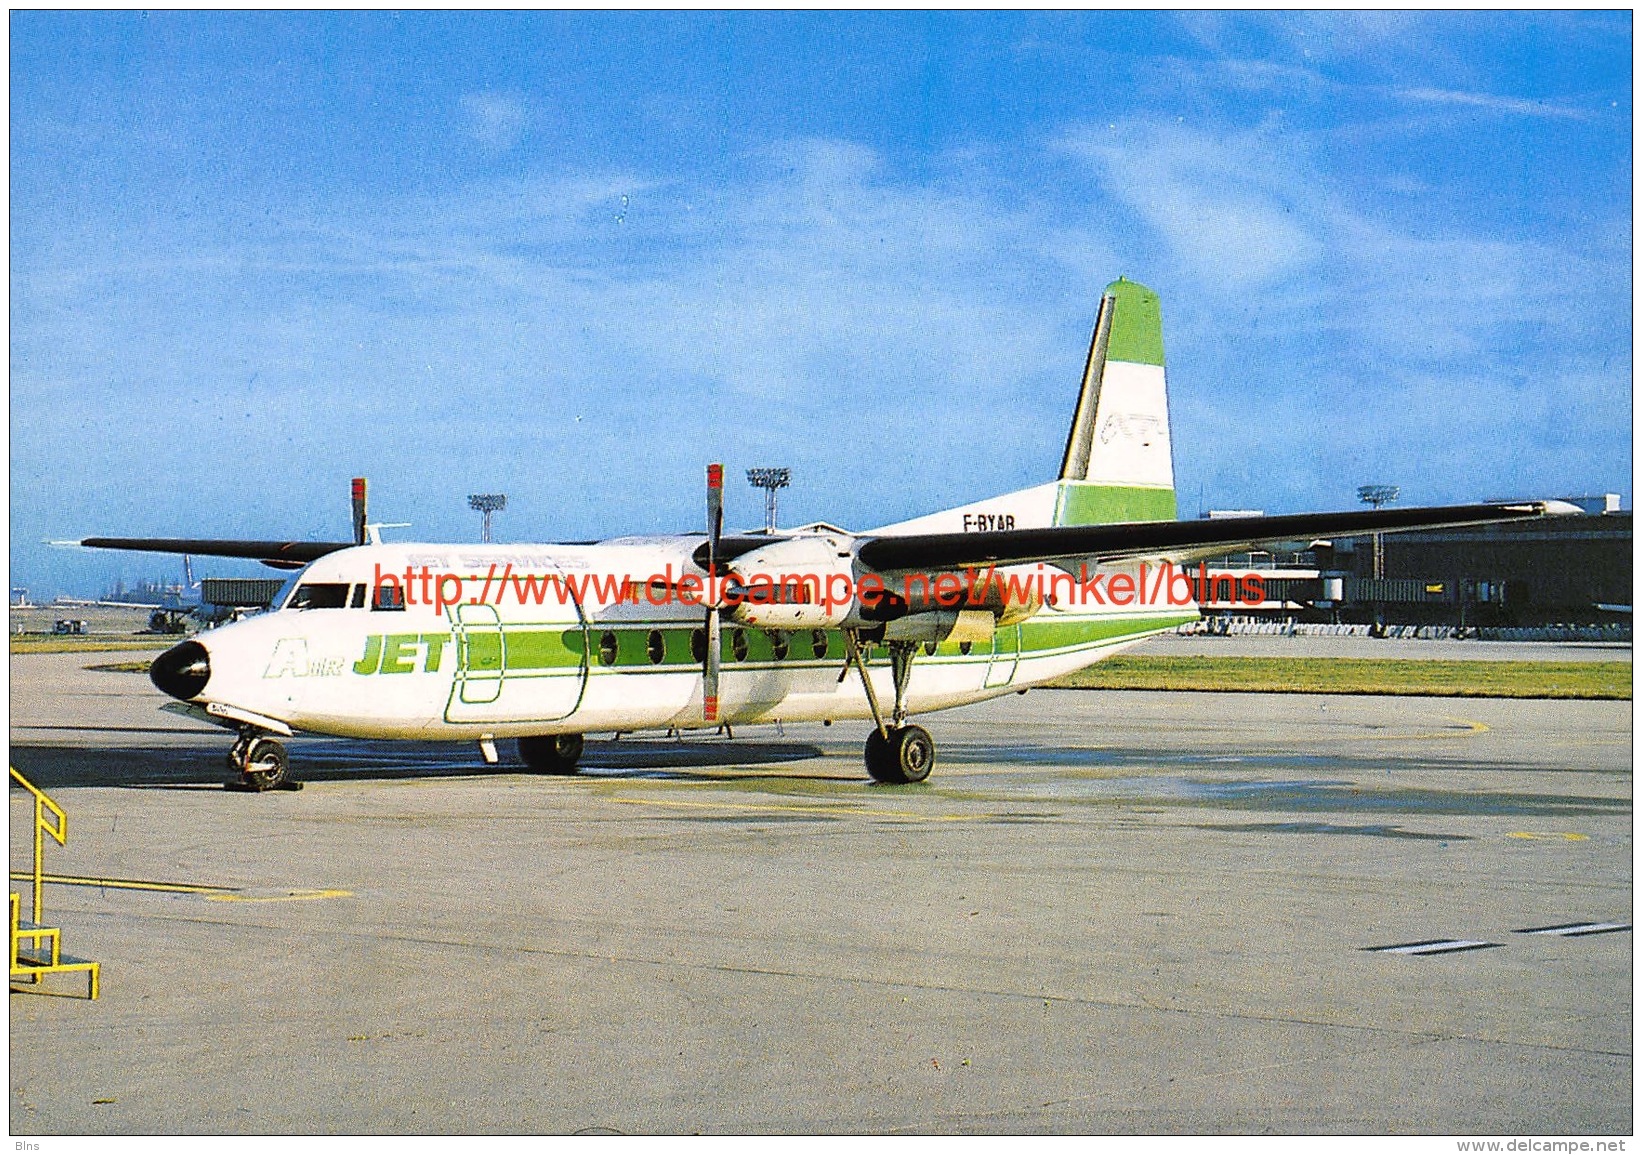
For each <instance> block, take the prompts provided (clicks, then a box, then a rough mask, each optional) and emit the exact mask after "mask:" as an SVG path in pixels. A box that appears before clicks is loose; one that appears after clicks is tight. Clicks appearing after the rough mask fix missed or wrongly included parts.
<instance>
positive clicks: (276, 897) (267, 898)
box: [206, 890, 353, 902]
mask: <svg viewBox="0 0 1642 1155" xmlns="http://www.w3.org/2000/svg"><path fill="white" fill-rule="evenodd" d="M352 897H353V891H351V890H293V891H291V892H290V893H289V894H210V895H207V896H206V901H207V902H302V901H304V900H305V899H310V898H352Z"/></svg>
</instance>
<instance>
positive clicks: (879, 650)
mask: <svg viewBox="0 0 1642 1155" xmlns="http://www.w3.org/2000/svg"><path fill="white" fill-rule="evenodd" d="M1196 620H1197V615H1196V614H1195V613H1183V612H1178V611H1177V612H1174V613H1169V614H1159V615H1146V616H1139V615H1128V616H1114V617H1108V618H1077V619H1067V618H1064V617H1060V616H1058V615H1057V616H1050V615H1040V616H1039V617H1037V618H1033V619H1030V620H1028V621H1026V622H1023V623H1021V626H1020V646H1021V649H1020V655H1021V657H1023V658H1026V657H1031V656H1032V655H1033V654H1035V653H1047V652H1051V651H1058V650H1067V649H1075V648H1077V647H1079V646H1087V645H1094V644H1109V643H1111V642H1113V641H1117V640H1121V639H1122V638H1125V637H1129V636H1131V635H1137V634H1148V633H1156V632H1157V631H1159V630H1166V629H1171V628H1173V627H1175V626H1178V625H1182V624H1184V623H1186V622H1193V621H1196ZM736 629H737V627H732V628H729V629H726V630H724V632H723V635H722V643H721V644H722V645H723V659H724V668H725V669H727V670H733V669H735V668H736V667H737V666H751V665H755V664H756V665H765V666H768V665H772V664H773V665H776V666H794V667H798V666H828V667H836V666H839V665H840V664H841V663H842V662H843V660H844V652H845V649H844V636H843V631H842V630H827V631H825V633H826V635H827V647H826V656H825V657H819V658H818V657H816V656H815V648H814V645H813V642H812V640H811V631H808V630H799V631H794V632H791V633H788V634H787V635H786V640H787V652H786V656H785V657H784V658H780V659H778V658H776V656H775V651H776V646H775V642H774V639H773V638H772V637H771V635H770V634H769V633H768V632H766V631H764V630H758V629H744V628H743V629H741V630H740V632H741V635H742V637H743V639H744V641H745V643H746V657H745V658H739V659H738V658H737V657H736V655H735V649H736V646H735V633H736ZM652 630H659V631H660V633H661V637H662V643H663V656H662V660H661V661H660V662H659V663H656V662H652V661H651V660H650V650H649V638H650V632H651V631H652ZM1014 630H1015V628H1014V627H1013V626H1010V627H1005V628H1004V629H1002V630H1000V631H999V632H998V639H997V643H996V648H997V652H998V653H1000V654H1007V655H1010V656H1013V655H1014V653H1015V649H1014V645H1015V641H1014ZM606 632H609V633H612V634H614V635H615V637H616V660H615V662H614V663H613V664H612V665H609V666H606V665H605V664H604V663H603V662H602V661H600V641H601V639H602V637H603V635H604V634H605V633H606ZM692 632H693V630H691V629H681V628H679V627H678V626H677V625H676V624H669V625H667V626H662V625H659V624H658V625H644V624H639V625H636V626H635V625H628V624H625V623H624V624H623V625H622V626H621V627H620V628H611V629H609V630H608V631H606V630H601V629H599V628H598V627H597V626H595V627H594V628H593V629H592V630H591V632H590V635H589V641H590V642H591V645H592V649H593V654H592V660H591V661H590V662H589V663H588V665H589V666H590V667H591V668H592V669H593V670H601V669H606V670H625V671H633V672H638V671H641V670H656V671H666V670H670V669H671V670H678V669H679V668H681V667H688V668H694V667H697V666H698V665H699V663H698V662H697V661H696V658H695V656H694V655H693V654H692V653H691V647H690V635H691V633H692ZM505 636H506V640H507V645H506V651H505V652H506V661H507V668H506V672H507V673H517V674H523V673H534V672H540V671H548V670H564V671H566V672H568V671H570V670H574V669H576V668H578V667H580V666H581V665H582V663H583V660H584V659H583V657H582V644H583V643H582V637H583V635H582V632H581V630H579V629H573V630H566V629H563V628H562V627H561V628H554V629H530V628H515V629H509V630H506V631H505ZM495 639H496V635H495V634H494V633H490V632H484V633H476V634H474V635H471V636H470V638H469V650H468V653H469V654H471V657H472V659H475V660H476V661H477V662H478V663H483V664H478V665H476V666H475V667H470V668H476V669H477V670H480V671H484V670H494V669H495V668H496V665H495V662H496V658H497V653H496V645H495ZM993 652H994V647H993V646H987V645H985V644H982V645H970V646H968V647H967V648H966V647H965V646H964V645H963V644H960V643H958V642H951V641H948V642H942V643H941V644H940V645H938V646H937V647H936V648H935V653H934V654H933V655H931V654H928V653H927V652H926V651H925V650H924V649H922V648H921V649H920V651H919V655H918V657H919V659H922V660H929V659H933V660H935V661H943V660H944V661H954V660H955V661H982V662H984V661H987V660H989V659H990V658H991V656H992V654H993ZM864 656H865V657H866V659H867V661H868V662H869V663H873V664H877V663H882V662H887V661H888V660H889V651H888V649H887V648H886V647H885V646H883V645H881V644H869V645H867V646H866V647H865V655H864Z"/></svg>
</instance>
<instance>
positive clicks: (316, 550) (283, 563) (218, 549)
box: [75, 537, 353, 569]
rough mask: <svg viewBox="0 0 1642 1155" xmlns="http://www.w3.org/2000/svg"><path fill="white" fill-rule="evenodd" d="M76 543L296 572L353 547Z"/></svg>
mask: <svg viewBox="0 0 1642 1155" xmlns="http://www.w3.org/2000/svg"><path fill="white" fill-rule="evenodd" d="M75 544H76V545H81V546H84V547H85V548H87V549H130V550H141V551H145V552H147V553H187V554H194V555H196V556H199V557H243V558H249V559H251V560H252V561H260V562H262V563H263V564H264V565H271V566H273V567H274V568H276V569H296V568H299V567H301V566H305V565H307V564H308V563H309V562H311V561H314V560H316V559H318V558H322V557H324V556H325V555H326V554H328V553H335V552H336V551H337V550H339V549H352V548H353V542H351V541H225V540H222V539H213V538H191V537H87V538H82V539H81V540H80V541H78V542H76V543H75Z"/></svg>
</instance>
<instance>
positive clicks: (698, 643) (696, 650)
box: [690, 630, 707, 662]
mask: <svg viewBox="0 0 1642 1155" xmlns="http://www.w3.org/2000/svg"><path fill="white" fill-rule="evenodd" d="M690 656H691V657H692V658H694V659H695V660H696V661H698V662H705V661H706V660H707V631H706V630H691V631H690Z"/></svg>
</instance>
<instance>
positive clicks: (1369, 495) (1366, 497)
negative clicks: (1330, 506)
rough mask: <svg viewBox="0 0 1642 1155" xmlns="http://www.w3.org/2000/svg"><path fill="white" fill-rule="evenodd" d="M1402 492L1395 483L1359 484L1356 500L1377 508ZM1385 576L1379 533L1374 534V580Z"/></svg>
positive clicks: (1388, 502)
mask: <svg viewBox="0 0 1642 1155" xmlns="http://www.w3.org/2000/svg"><path fill="white" fill-rule="evenodd" d="M1401 494H1402V490H1401V489H1399V488H1398V487H1397V486H1395V485H1359V486H1358V487H1357V500H1358V501H1360V502H1362V503H1363V504H1364V505H1372V506H1373V507H1374V508H1375V509H1379V508H1380V506H1382V505H1390V504H1391V503H1392V502H1393V501H1396V500H1397V498H1398V497H1399V496H1400V495H1401ZM1384 577H1385V552H1384V547H1383V546H1382V545H1381V542H1380V535H1379V534H1377V533H1376V534H1375V535H1374V580H1375V581H1380V580H1382V579H1383V578H1384Z"/></svg>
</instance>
